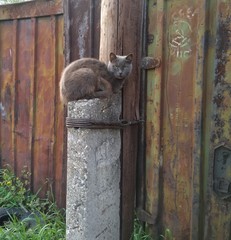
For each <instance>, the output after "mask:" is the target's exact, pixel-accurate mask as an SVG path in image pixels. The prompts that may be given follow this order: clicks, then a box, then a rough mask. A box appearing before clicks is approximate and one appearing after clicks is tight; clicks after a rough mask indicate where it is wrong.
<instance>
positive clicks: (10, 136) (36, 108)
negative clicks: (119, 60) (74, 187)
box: [0, 0, 66, 207]
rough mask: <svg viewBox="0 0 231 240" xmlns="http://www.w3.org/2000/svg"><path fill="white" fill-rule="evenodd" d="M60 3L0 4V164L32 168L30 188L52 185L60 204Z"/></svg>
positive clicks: (63, 188) (63, 181) (62, 197)
mask: <svg viewBox="0 0 231 240" xmlns="http://www.w3.org/2000/svg"><path fill="white" fill-rule="evenodd" d="M63 32H64V30H63V3H62V0H57V1H35V2H28V3H21V4H16V5H15V4H14V5H8V6H1V7H0V114H1V118H0V166H1V167H4V166H5V165H6V164H8V165H10V166H11V168H12V169H13V170H14V172H15V173H16V174H17V175H20V174H21V171H22V169H23V168H24V167H26V170H27V171H29V172H31V189H32V190H33V191H34V192H37V191H39V194H40V196H42V197H43V196H44V195H45V193H46V192H47V190H48V188H49V187H52V191H53V193H54V196H55V199H56V201H57V203H58V205H59V206H62V207H64V206H65V195H66V157H65V149H66V146H65V143H64V142H65V141H64V136H65V133H64V129H65V128H64V109H63V106H62V105H61V103H60V100H59V94H58V93H59V91H58V82H59V76H60V74H61V71H62V69H63V65H64V57H63V56H64V54H63V49H64V41H63Z"/></svg>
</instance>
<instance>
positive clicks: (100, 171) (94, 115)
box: [66, 94, 121, 240]
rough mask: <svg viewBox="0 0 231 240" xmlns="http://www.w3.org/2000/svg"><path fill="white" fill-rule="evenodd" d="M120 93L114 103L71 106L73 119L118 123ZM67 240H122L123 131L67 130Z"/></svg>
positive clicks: (94, 100) (90, 101)
mask: <svg viewBox="0 0 231 240" xmlns="http://www.w3.org/2000/svg"><path fill="white" fill-rule="evenodd" d="M120 99H121V96H120V94H118V95H115V96H113V97H112V99H111V100H109V101H108V100H99V99H93V100H89V101H86V100H81V101H77V102H71V103H69V104H68V116H69V117H72V118H83V119H87V118H88V119H89V118H90V119H96V120H107V121H110V120H111V121H115V120H118V118H119V115H120V112H121V108H120V107H119V106H120V105H119V106H118V102H120ZM67 150H68V156H67V215H66V216H67V220H66V221H67V231H66V235H67V236H66V238H67V239H68V240H94V239H110V240H118V239H119V238H120V236H119V234H120V216H119V213H120V152H121V151H120V150H121V139H120V130H114V129H113V130H112V129H101V130H97V129H83V128H81V129H73V128H70V129H68V149H67Z"/></svg>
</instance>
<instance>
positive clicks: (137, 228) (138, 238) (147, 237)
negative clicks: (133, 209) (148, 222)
mask: <svg viewBox="0 0 231 240" xmlns="http://www.w3.org/2000/svg"><path fill="white" fill-rule="evenodd" d="M131 240H175V238H174V237H173V235H172V232H171V230H170V229H168V228H166V229H165V231H164V234H161V235H160V236H159V237H157V238H153V237H152V236H151V234H149V233H147V231H145V230H144V228H143V225H142V223H141V222H140V221H139V219H138V218H135V220H134V232H133V236H132V238H131Z"/></svg>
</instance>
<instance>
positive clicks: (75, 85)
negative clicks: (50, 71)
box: [60, 53, 133, 104]
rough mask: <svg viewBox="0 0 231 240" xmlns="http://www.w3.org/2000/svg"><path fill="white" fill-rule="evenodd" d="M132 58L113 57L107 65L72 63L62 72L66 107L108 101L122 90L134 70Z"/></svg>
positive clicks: (85, 61) (89, 60)
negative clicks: (70, 103) (74, 102)
mask: <svg viewBox="0 0 231 240" xmlns="http://www.w3.org/2000/svg"><path fill="white" fill-rule="evenodd" d="M132 57H133V55H132V54H129V55H127V56H119V55H115V54H114V53H110V61H109V63H108V65H106V64H105V63H104V62H101V61H99V60H97V59H94V58H82V59H79V60H76V61H74V62H72V63H71V64H70V65H68V66H67V67H66V68H65V69H64V70H63V72H62V76H61V80H60V96H61V100H62V102H63V103H65V104H66V103H67V102H70V101H76V100H79V99H91V98H107V97H109V96H110V95H111V94H112V93H117V92H119V90H120V89H121V88H122V87H123V85H124V82H125V80H126V78H127V77H128V76H129V74H130V73H131V70H132Z"/></svg>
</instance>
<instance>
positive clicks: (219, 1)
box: [141, 0, 231, 240]
mask: <svg viewBox="0 0 231 240" xmlns="http://www.w3.org/2000/svg"><path fill="white" fill-rule="evenodd" d="M146 3H147V6H146V8H145V9H146V16H147V18H148V21H147V29H148V34H147V43H148V44H147V52H146V54H147V55H148V56H150V57H154V58H159V59H161V66H160V67H159V68H156V69H155V70H147V105H146V114H147V118H146V144H147V147H146V168H145V169H146V170H145V173H146V177H145V189H146V194H145V203H144V205H143V206H144V208H145V211H144V212H143V214H141V216H142V217H143V219H144V220H145V221H146V222H148V223H149V228H150V229H151V230H152V231H153V232H155V233H157V234H160V233H163V232H164V229H168V230H169V231H170V232H171V233H172V236H173V237H174V238H173V239H177V240H180V239H185V240H186V239H195V240H200V239H206V240H211V239H214V240H220V239H222V240H229V239H231V88H230V86H231V75H230V73H231V48H230V46H231V44H230V41H231V2H230V1H226V0H211V1H206V0H203V1H199V0H197V1H191V0H182V1H165V0H149V1H146ZM144 53H145V51H144Z"/></svg>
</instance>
